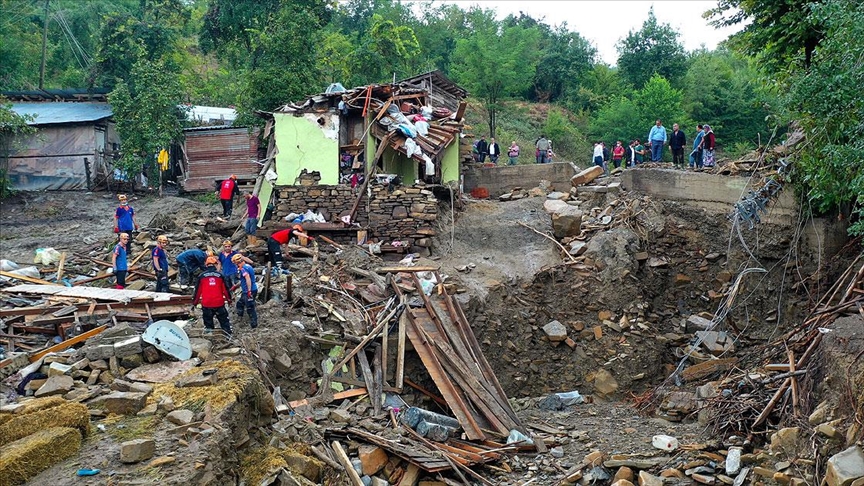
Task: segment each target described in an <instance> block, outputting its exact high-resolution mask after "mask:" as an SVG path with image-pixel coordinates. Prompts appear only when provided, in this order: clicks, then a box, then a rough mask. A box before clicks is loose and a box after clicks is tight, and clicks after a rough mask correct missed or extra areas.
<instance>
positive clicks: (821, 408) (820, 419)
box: [73, 365, 831, 425]
mask: <svg viewBox="0 0 864 486" xmlns="http://www.w3.org/2000/svg"><path fill="white" fill-rule="evenodd" d="M73 366H74V365H73ZM830 416H831V405H830V404H829V403H828V401H827V400H826V401H823V402H821V403H820V404H819V405H817V406H816V410H813V413H811V414H810V416H809V417H808V418H807V421H808V422H810V425H818V424H821V423H824V422H827V421H828V419H829V418H830Z"/></svg>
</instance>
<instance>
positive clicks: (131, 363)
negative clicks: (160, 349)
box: [120, 353, 144, 370]
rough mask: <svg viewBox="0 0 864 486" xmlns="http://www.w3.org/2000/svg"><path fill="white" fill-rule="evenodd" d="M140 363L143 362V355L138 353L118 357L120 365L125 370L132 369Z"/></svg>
mask: <svg viewBox="0 0 864 486" xmlns="http://www.w3.org/2000/svg"><path fill="white" fill-rule="evenodd" d="M142 364H144V357H143V356H142V355H141V354H140V353H139V354H132V355H129V356H124V357H122V358H120V366H122V367H123V368H126V369H127V370H134V369H135V368H137V367H139V366H141V365H142Z"/></svg>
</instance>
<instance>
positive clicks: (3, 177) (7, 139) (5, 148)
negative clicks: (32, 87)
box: [0, 97, 36, 199]
mask: <svg viewBox="0 0 864 486" xmlns="http://www.w3.org/2000/svg"><path fill="white" fill-rule="evenodd" d="M33 119H34V117H33V116H31V115H24V116H21V115H19V114H18V113H15V112H14V111H12V108H11V104H10V103H9V102H7V101H6V99H5V98H3V97H0V199H3V198H6V197H7V196H9V195H10V194H11V193H12V190H11V185H10V183H9V155H10V153H11V152H12V150H14V149H15V146H16V144H17V143H18V142H17V140H16V138H17V137H19V136H21V135H29V134H33V133H35V132H36V128H35V127H31V126H30V125H28V124H27V122H30V121H33Z"/></svg>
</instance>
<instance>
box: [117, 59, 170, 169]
mask: <svg viewBox="0 0 864 486" xmlns="http://www.w3.org/2000/svg"><path fill="white" fill-rule="evenodd" d="M182 94H183V92H182V89H181V86H180V83H179V81H178V79H177V76H176V75H175V74H174V73H173V72H171V71H170V70H169V69H168V67H167V65H166V63H165V62H164V61H149V60H147V59H140V60H138V61H137V62H136V63H135V64H134V65H133V66H132V72H131V76H130V78H129V81H128V82H127V81H120V82H119V83H118V84H117V86H116V88H114V90H113V91H112V92H111V93H110V94H109V96H108V100H109V101H110V103H111V106H112V107H113V109H114V120H115V121H116V122H117V133H118V134H119V135H120V139H121V140H122V141H123V145H122V155H121V158H120V161H119V163H118V166H119V167H120V168H121V169H123V170H124V171H125V172H126V173H127V174H130V175H134V174H137V173H139V172H140V171H141V168H142V167H143V166H144V164H145V163H146V162H148V161H149V162H151V163H152V161H153V157H154V155H155V154H157V153H158V152H159V150H161V149H163V148H167V147H169V146H170V145H171V143H172V142H174V141H175V140H177V139H178V138H179V137H180V135H181V133H182V128H183V126H182V116H181V115H182V114H181V113H179V109H178V108H177V105H178V104H179V102H180V99H181V97H182Z"/></svg>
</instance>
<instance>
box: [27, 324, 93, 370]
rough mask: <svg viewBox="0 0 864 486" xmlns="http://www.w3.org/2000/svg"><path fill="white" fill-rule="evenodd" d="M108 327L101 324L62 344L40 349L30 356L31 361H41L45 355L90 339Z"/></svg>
mask: <svg viewBox="0 0 864 486" xmlns="http://www.w3.org/2000/svg"><path fill="white" fill-rule="evenodd" d="M107 328H108V326H99V327H97V328H96V329H91V330H89V331H87V332H85V333H83V334H79V335H77V336H75V337H73V338H71V339H67V340H65V341H63V342H62V343H60V344H55V345H54V346H51V347H50V348H47V349H43V350H42V351H39V352H38V353H36V354H34V355H33V356H30V358H29V359H30V362H31V363H35V362H36V361H39V359H40V358H42V357H43V356H45V355H46V354H48V353H56V352H58V351H63V350H64V349H66V348H68V347H70V346H74V345H76V344H78V343H80V342H81V341H86V340H88V339H90V338H91V337H93V336H95V335H97V334H99V333H100V332H102V331H104V330H105V329H107Z"/></svg>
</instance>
